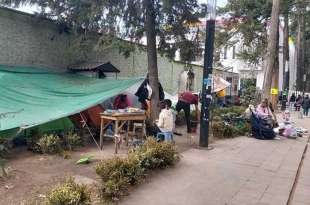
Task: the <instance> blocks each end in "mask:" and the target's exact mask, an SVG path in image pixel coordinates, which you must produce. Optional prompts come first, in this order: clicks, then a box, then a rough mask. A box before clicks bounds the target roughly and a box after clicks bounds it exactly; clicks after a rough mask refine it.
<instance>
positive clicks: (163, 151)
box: [129, 138, 180, 170]
mask: <svg viewBox="0 0 310 205" xmlns="http://www.w3.org/2000/svg"><path fill="white" fill-rule="evenodd" d="M129 156H130V157H137V158H138V159H139V163H140V164H141V166H142V167H143V168H144V169H149V170H151V169H157V168H166V167H168V166H171V165H174V164H175V163H176V162H177V161H178V160H179V158H180V156H179V154H178V152H177V150H176V147H175V146H174V145H173V144H172V143H168V142H161V143H158V142H156V140H155V139H154V138H148V139H147V141H146V142H145V143H144V144H143V145H142V146H140V147H139V148H138V149H136V151H135V152H132V153H130V154H129Z"/></svg>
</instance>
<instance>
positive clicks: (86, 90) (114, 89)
mask: <svg viewBox="0 0 310 205" xmlns="http://www.w3.org/2000/svg"><path fill="white" fill-rule="evenodd" d="M139 80H140V79H120V80H115V79H105V80H100V79H94V78H88V77H85V76H82V75H78V74H69V73H60V72H53V71H50V70H47V69H44V68H32V67H11V66H5V65H0V92H1V95H0V132H2V131H6V132H8V131H11V130H20V129H26V128H30V127H34V126H37V125H41V124H44V123H47V122H51V121H54V120H57V119H61V118H64V117H67V116H70V115H73V114H76V113H79V112H81V111H83V110H86V109H88V108H90V107H93V106H95V105H97V104H100V103H101V102H103V101H105V100H106V99H108V98H110V97H112V96H115V95H117V94H118V93H121V92H123V91H124V90H126V89H127V88H129V87H130V86H132V85H134V84H135V83H137V82H138V81H139ZM10 133H11V132H10ZM0 136H1V135H0Z"/></svg>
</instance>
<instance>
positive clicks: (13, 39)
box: [0, 7, 70, 69]
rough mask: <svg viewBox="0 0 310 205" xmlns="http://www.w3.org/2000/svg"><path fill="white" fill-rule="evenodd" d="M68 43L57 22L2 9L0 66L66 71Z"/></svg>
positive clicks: (0, 9)
mask: <svg viewBox="0 0 310 205" xmlns="http://www.w3.org/2000/svg"><path fill="white" fill-rule="evenodd" d="M69 43H70V41H69V36H68V35H67V34H65V33H62V34H60V33H59V31H58V27H57V25H55V23H54V22H52V21H49V20H46V19H42V18H34V17H33V16H32V15H28V14H25V13H22V12H18V11H15V10H11V9H6V8H2V7H0V64H3V65H25V66H34V67H41V66H42V67H48V68H54V69H65V68H66V66H67V64H68V61H67V60H66V59H67V58H66V50H67V48H68V46H69Z"/></svg>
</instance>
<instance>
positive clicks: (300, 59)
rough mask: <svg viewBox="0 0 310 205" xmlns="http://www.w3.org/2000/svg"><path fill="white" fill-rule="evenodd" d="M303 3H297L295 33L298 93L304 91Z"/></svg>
mask: <svg viewBox="0 0 310 205" xmlns="http://www.w3.org/2000/svg"><path fill="white" fill-rule="evenodd" d="M302 3H303V1H299V2H298V13H299V15H298V33H297V45H296V51H297V76H296V77H297V78H296V87H297V90H298V91H303V89H304V81H303V80H304V79H303V78H304V77H303V75H304V71H305V68H304V67H305V63H304V62H305V16H304V8H303V4H302Z"/></svg>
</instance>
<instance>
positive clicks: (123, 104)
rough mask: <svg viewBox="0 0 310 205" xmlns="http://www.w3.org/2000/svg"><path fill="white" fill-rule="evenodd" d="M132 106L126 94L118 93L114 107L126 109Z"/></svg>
mask: <svg viewBox="0 0 310 205" xmlns="http://www.w3.org/2000/svg"><path fill="white" fill-rule="evenodd" d="M130 106H131V104H130V102H129V100H128V97H127V95H126V94H120V95H118V96H117V97H116V98H115V100H114V103H113V107H114V109H126V108H128V107H130Z"/></svg>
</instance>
